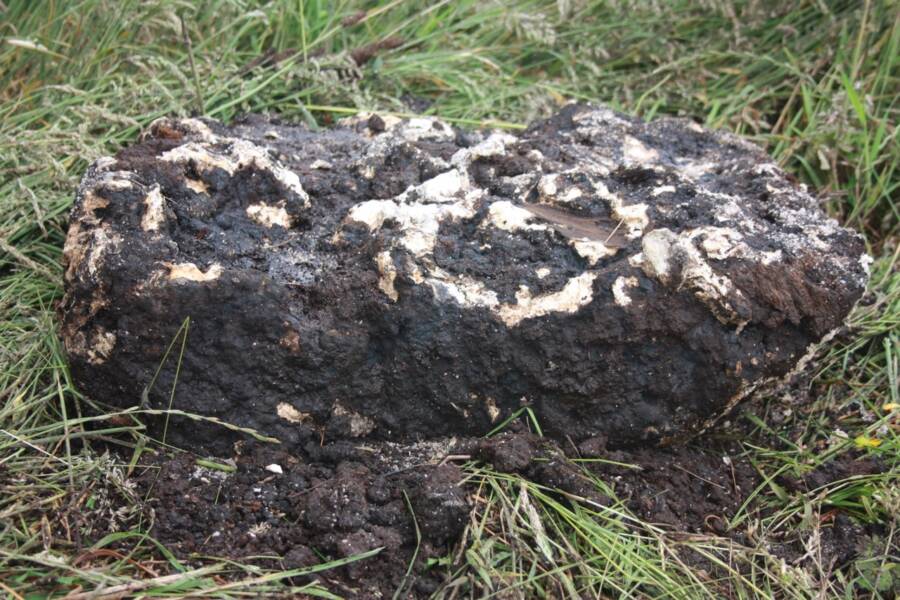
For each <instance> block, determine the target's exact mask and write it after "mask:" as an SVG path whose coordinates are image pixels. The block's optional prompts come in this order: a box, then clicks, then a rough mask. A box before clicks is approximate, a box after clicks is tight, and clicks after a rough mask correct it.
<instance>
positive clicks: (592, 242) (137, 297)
mask: <svg viewBox="0 0 900 600" xmlns="http://www.w3.org/2000/svg"><path fill="white" fill-rule="evenodd" d="M374 119H376V117H356V118H354V119H349V120H345V121H344V122H342V123H340V124H339V125H338V126H337V127H336V128H335V129H333V130H330V131H326V132H311V131H309V130H307V129H306V128H304V127H299V126H290V125H284V124H280V123H274V122H268V121H265V120H264V119H261V118H258V117H251V118H249V119H247V120H246V121H244V122H241V123H238V124H236V125H235V126H234V127H231V128H227V127H224V126H223V125H221V124H218V123H215V122H211V121H210V122H207V121H201V120H197V119H181V120H178V119H162V120H160V121H158V122H156V123H155V124H154V125H153V126H151V127H150V130H149V131H148V133H147V134H146V135H145V137H144V138H143V140H142V141H141V142H140V143H138V144H136V145H134V146H132V147H129V148H126V149H124V150H122V151H121V152H120V153H119V154H118V155H117V156H116V157H106V158H103V159H101V160H99V161H97V162H96V163H95V164H94V165H92V166H91V167H90V168H89V170H88V172H87V173H86V175H85V177H84V179H83V181H82V184H81V186H80V188H79V190H78V194H77V197H76V204H75V208H74V209H73V213H72V217H71V223H70V230H69V235H68V238H67V241H66V247H65V258H66V263H67V271H66V297H65V300H64V303H63V305H62V307H61V313H62V317H63V330H62V333H63V339H64V341H65V346H66V350H67V352H68V354H69V357H70V360H71V362H72V369H73V373H74V374H75V377H76V379H77V380H78V382H79V384H80V385H81V387H82V389H83V390H84V391H86V392H87V393H88V394H90V395H92V396H94V397H96V398H98V399H102V400H105V401H108V402H112V403H119V404H125V405H130V404H134V403H136V402H137V401H138V399H139V398H140V397H141V390H142V389H143V386H145V385H147V384H148V383H149V381H150V379H151V378H152V376H153V374H154V373H155V371H156V369H157V367H158V366H159V363H160V361H161V359H162V356H163V355H164V353H165V349H166V348H167V347H168V345H169V343H170V342H171V340H172V337H173V336H174V335H175V332H176V331H178V328H179V327H180V326H181V323H182V322H183V320H184V318H185V317H187V316H190V317H191V323H192V324H191V329H190V333H189V341H188V345H187V352H186V355H185V361H184V365H183V369H182V374H181V376H180V377H179V381H178V388H177V390H178V393H177V394H176V407H178V408H182V409H184V410H187V411H189V412H198V413H201V414H208V415H211V416H216V417H218V418H222V419H225V420H227V421H231V422H234V423H236V424H239V425H242V426H245V427H251V428H254V429H258V430H260V431H264V432H267V433H269V434H274V435H276V436H277V437H282V438H284V440H285V441H287V442H295V443H301V442H303V441H304V440H307V439H311V438H312V437H313V436H321V435H326V436H332V437H336V438H341V437H358V436H374V437H380V438H383V439H394V438H404V439H405V438H434V437H439V436H444V435H448V434H453V433H461V434H472V435H480V434H483V433H484V432H486V431H487V430H489V429H490V428H491V424H492V423H494V422H495V421H497V420H498V419H503V418H506V417H507V416H509V415H510V414H511V413H512V412H514V411H515V410H517V409H518V408H520V407H521V406H523V405H528V406H532V407H534V409H535V411H536V412H537V414H538V416H539V418H540V419H541V422H542V425H544V427H545V429H546V430H547V431H548V432H549V433H550V434H552V435H570V436H572V437H573V438H576V439H577V438H584V437H587V436H592V435H600V434H602V435H606V436H607V437H608V438H609V439H610V440H611V441H612V443H614V444H616V443H618V444H634V443H638V442H640V441H642V440H649V441H653V440H659V439H662V438H667V437H671V436H677V435H680V434H683V433H685V432H688V431H690V430H692V429H693V428H694V427H696V426H697V425H698V424H699V423H700V422H702V421H703V420H705V419H707V418H708V417H709V416H710V415H714V414H718V413H719V412H720V411H721V410H723V409H724V408H726V407H727V406H729V405H730V403H732V402H733V401H734V398H738V397H742V396H744V395H746V394H747V393H749V392H750V390H752V389H754V388H755V387H756V386H757V385H758V384H759V382H761V381H768V380H770V379H772V378H777V377H779V376H782V375H784V374H786V373H788V372H789V371H790V369H791V368H792V367H793V366H794V365H795V363H796V362H797V361H798V360H799V359H800V358H801V357H802V356H803V355H804V354H805V353H806V351H807V348H808V346H809V345H810V344H812V343H814V342H816V341H818V340H819V339H821V338H822V337H823V336H825V335H826V334H827V333H828V332H829V331H831V330H833V329H834V328H835V327H837V326H839V325H840V324H841V322H842V320H843V318H844V316H845V315H846V314H847V313H848V312H849V310H850V308H851V307H852V305H853V304H854V303H855V302H856V300H857V299H858V298H859V296H860V295H861V293H862V291H863V289H864V287H865V283H866V280H867V271H866V268H865V267H866V260H865V255H864V253H863V245H862V241H861V239H860V238H859V236H857V235H856V234H854V233H851V232H849V231H848V230H845V229H843V228H841V227H840V226H838V224H837V223H836V222H835V221H833V220H831V219H828V218H827V217H826V216H825V215H823V214H822V212H821V211H820V210H819V208H818V206H817V203H816V200H815V198H814V197H813V196H811V195H810V194H809V193H808V192H807V191H806V190H805V189H804V188H803V187H802V186H797V185H795V184H794V183H792V182H791V180H790V178H789V177H788V176H787V175H786V174H785V173H783V172H782V171H781V170H780V169H779V168H778V167H777V166H776V165H775V164H774V163H773V162H772V161H771V160H770V159H769V158H768V157H767V156H766V155H765V154H764V153H763V152H762V151H761V150H759V149H758V148H756V147H755V146H753V145H751V144H749V143H747V142H745V141H743V140H741V139H739V138H737V137H735V136H732V135H729V134H725V133H721V132H711V131H707V130H704V129H702V128H700V127H698V126H696V125H695V124H693V123H690V122H686V121H682V120H676V119H660V120H657V121H653V122H650V123H644V122H642V121H640V120H637V119H633V118H630V117H627V116H624V115H621V114H618V113H615V112H613V111H610V110H608V109H606V108H602V107H594V106H585V105H571V106H568V107H566V108H564V109H563V110H562V111H561V112H560V113H559V114H558V115H556V116H555V117H553V118H551V119H548V120H546V121H542V122H538V123H536V124H534V125H533V126H531V127H530V128H529V129H528V130H526V131H524V132H522V133H520V134H518V135H510V134H508V133H501V132H496V131H483V132H482V131H461V130H457V129H455V128H453V127H451V126H449V125H447V124H446V123H443V122H441V121H440V120H437V119H431V118H417V119H410V120H400V119H387V118H377V122H376V121H374ZM286 340H287V341H286ZM174 370H175V369H174V364H170V365H166V366H164V368H163V369H162V370H161V372H160V376H159V378H158V384H157V386H156V387H157V389H155V390H152V391H151V393H150V394H149V398H150V399H151V402H156V403H160V402H162V398H163V397H165V398H166V401H167V399H168V394H167V393H165V394H163V393H162V390H169V389H171V383H172V381H173V378H174ZM287 407H290V408H292V409H293V411H296V413H294V412H291V411H289V410H288V408H287ZM295 414H302V415H303V416H304V418H302V419H298V418H296V417H295V416H294V415H295ZM284 415H291V416H292V418H286V417H284ZM183 425H184V426H183V427H181V428H179V426H178V425H175V426H174V429H172V428H170V433H171V432H172V431H175V433H174V434H173V435H176V436H178V435H183V436H184V438H185V440H187V442H188V443H190V444H192V445H197V444H200V445H204V446H207V447H209V448H211V449H214V450H215V449H217V448H218V449H221V448H223V447H224V446H223V444H227V443H229V438H228V436H227V435H224V434H222V433H221V431H218V432H216V431H201V432H196V431H195V429H196V428H197V425H196V424H195V423H194V422H190V423H185V424H183Z"/></svg>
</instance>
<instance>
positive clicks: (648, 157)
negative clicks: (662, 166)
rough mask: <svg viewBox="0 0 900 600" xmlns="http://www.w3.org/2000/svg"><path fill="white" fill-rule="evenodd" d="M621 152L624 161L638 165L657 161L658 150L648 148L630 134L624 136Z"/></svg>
mask: <svg viewBox="0 0 900 600" xmlns="http://www.w3.org/2000/svg"><path fill="white" fill-rule="evenodd" d="M622 154H623V156H624V158H625V162H629V163H637V164H639V165H651V164H655V163H656V162H657V161H659V152H657V151H656V150H654V149H653V148H648V147H647V146H645V145H644V144H643V142H641V141H640V140H639V139H637V138H635V137H632V136H630V135H627V136H625V142H624V143H623V144H622Z"/></svg>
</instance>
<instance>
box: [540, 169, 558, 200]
mask: <svg viewBox="0 0 900 600" xmlns="http://www.w3.org/2000/svg"><path fill="white" fill-rule="evenodd" d="M558 180H559V174H557V173H551V174H550V175H544V176H543V177H541V180H540V181H539V182H538V193H540V195H541V197H542V198H555V197H556V194H557V192H559V185H558Z"/></svg>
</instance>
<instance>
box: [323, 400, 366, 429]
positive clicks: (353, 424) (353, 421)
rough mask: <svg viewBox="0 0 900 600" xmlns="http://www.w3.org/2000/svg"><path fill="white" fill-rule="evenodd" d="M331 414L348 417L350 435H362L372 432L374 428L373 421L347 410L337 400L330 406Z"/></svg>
mask: <svg viewBox="0 0 900 600" xmlns="http://www.w3.org/2000/svg"><path fill="white" fill-rule="evenodd" d="M331 414H332V415H334V416H335V417H349V421H350V437H362V436H364V435H368V434H370V433H372V431H374V429H375V421H373V420H372V419H370V418H369V417H366V416H363V415H361V414H359V413H356V412H353V411H350V410H347V409H346V408H344V407H343V406H341V405H340V404H338V403H337V402H335V403H334V406H333V407H332V408H331Z"/></svg>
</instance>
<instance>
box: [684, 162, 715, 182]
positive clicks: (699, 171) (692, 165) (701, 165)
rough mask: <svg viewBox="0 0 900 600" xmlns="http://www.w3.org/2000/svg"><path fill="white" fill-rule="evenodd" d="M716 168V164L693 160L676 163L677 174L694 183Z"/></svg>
mask: <svg viewBox="0 0 900 600" xmlns="http://www.w3.org/2000/svg"><path fill="white" fill-rule="evenodd" d="M716 166H717V163H714V162H710V161H705V162H697V161H694V160H681V161H678V171H677V173H678V175H680V176H682V177H684V178H685V179H688V180H689V181H695V180H697V179H700V178H701V177H703V176H704V175H706V174H707V173H709V172H711V171H712V170H713V169H715V168H716Z"/></svg>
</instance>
